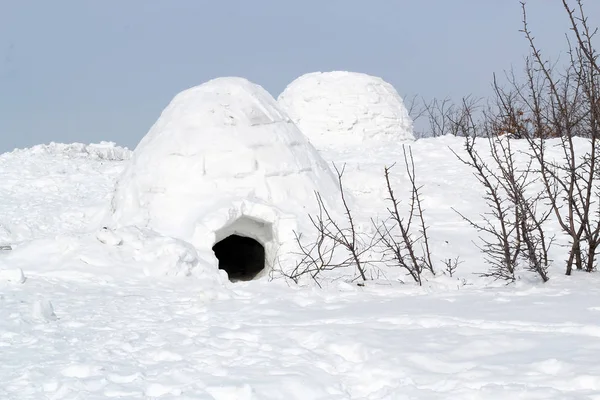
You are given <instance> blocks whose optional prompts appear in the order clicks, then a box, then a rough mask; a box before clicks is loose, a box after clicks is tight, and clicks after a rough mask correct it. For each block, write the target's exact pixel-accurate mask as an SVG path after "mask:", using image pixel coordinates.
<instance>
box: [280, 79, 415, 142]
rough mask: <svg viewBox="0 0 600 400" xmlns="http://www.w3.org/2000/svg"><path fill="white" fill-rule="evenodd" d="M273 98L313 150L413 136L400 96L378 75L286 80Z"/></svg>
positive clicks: (402, 139) (410, 122)
mask: <svg viewBox="0 0 600 400" xmlns="http://www.w3.org/2000/svg"><path fill="white" fill-rule="evenodd" d="M277 101H278V103H279V105H280V107H281V108H282V109H283V110H284V111H285V112H287V114H288V115H289V116H290V117H291V118H292V120H293V121H294V122H295V123H296V125H297V126H298V127H299V128H300V130H301V131H302V132H303V133H304V134H305V135H306V136H307V137H308V138H309V140H310V142H311V143H312V144H313V145H314V146H315V147H316V148H317V149H321V148H331V147H335V148H337V149H344V148H354V149H355V148H357V147H363V148H364V147H365V146H371V145H373V146H378V145H382V144H383V145H385V143H386V142H389V141H394V142H396V143H397V142H402V141H412V140H414V135H413V121H412V119H411V118H410V116H409V115H408V111H407V109H406V107H405V106H404V102H403V100H402V98H401V97H400V95H399V94H398V92H397V91H396V89H394V87H393V86H392V85H391V84H389V83H387V82H385V81H384V80H383V79H381V78H378V77H374V76H370V75H366V74H363V73H356V72H345V71H333V72H313V73H309V74H306V75H302V76H301V77H299V78H297V79H296V80H294V81H293V82H292V83H290V84H289V85H288V86H287V87H286V88H285V90H284V91H283V92H282V93H281V94H280V95H279V97H278V100H277Z"/></svg>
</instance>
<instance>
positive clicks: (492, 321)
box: [0, 137, 600, 400]
mask: <svg viewBox="0 0 600 400" xmlns="http://www.w3.org/2000/svg"><path fill="white" fill-rule="evenodd" d="M461 146H462V141H461V140H460V139H456V138H449V137H445V138H438V139H427V140H419V141H417V142H415V143H414V144H412V145H411V147H412V149H413V154H414V157H415V163H416V167H417V179H418V180H419V181H420V183H421V184H423V185H424V188H423V193H424V198H425V202H426V213H427V217H428V223H429V225H431V231H430V233H431V236H432V247H433V252H434V256H435V258H436V260H439V259H442V258H454V257H456V256H460V257H461V259H462V261H463V264H461V265H460V266H459V270H458V272H457V274H456V276H454V277H452V278H450V277H448V276H444V275H443V274H439V275H440V276H438V277H436V278H433V279H429V280H428V281H427V282H426V283H425V284H424V286H423V287H417V286H415V285H413V284H411V283H410V281H409V280H407V279H406V277H405V276H404V274H403V273H402V271H398V270H396V269H394V268H383V270H382V273H384V274H385V278H387V279H384V278H383V277H382V279H379V280H377V281H374V282H371V283H368V284H367V285H366V286H364V287H359V286H356V285H352V284H349V283H345V282H343V281H341V280H339V281H333V282H330V284H329V285H327V286H326V287H325V288H323V289H319V288H316V287H312V286H310V287H296V286H293V285H290V284H288V283H287V282H284V281H283V280H275V281H269V279H266V278H264V279H261V280H257V281H251V282H244V283H235V284H233V283H230V282H229V281H228V280H227V279H226V278H225V277H224V276H223V275H222V274H221V275H218V274H215V273H214V271H211V272H210V273H207V272H206V271H205V269H206V268H208V267H207V266H206V265H205V264H204V263H203V262H202V255H198V254H195V251H194V249H193V248H190V247H189V246H188V245H187V244H186V243H185V242H181V241H177V240H174V239H173V240H169V239H168V238H164V237H160V236H157V235H155V234H153V233H152V232H149V231H145V230H135V229H132V230H128V231H123V232H120V233H119V235H116V234H114V233H112V232H110V231H106V230H102V229H98V226H97V224H98V222H99V221H100V218H101V214H102V209H103V208H104V207H105V206H106V203H107V202H108V201H109V200H110V197H111V195H112V190H113V186H114V182H115V180H116V178H117V176H118V175H119V173H120V172H121V171H122V170H123V168H124V166H125V162H126V160H127V159H129V158H130V156H131V153H130V152H129V151H128V150H126V149H121V148H118V147H114V146H112V145H110V144H101V145H92V146H83V145H49V146H38V147H35V148H33V149H27V150H18V151H15V152H12V153H7V154H3V155H0V205H1V206H2V207H0V245H2V244H10V245H12V246H13V247H14V250H12V251H0V399H35V400H38V399H106V398H121V399H154V398H160V399H218V400H221V399H302V400H305V399H557V400H558V399H561V400H562V399H600V364H598V359H600V278H599V277H598V276H597V275H596V274H583V273H581V274H575V275H574V276H572V277H565V276H564V275H563V272H564V271H563V270H564V268H563V265H562V264H563V262H562V260H563V258H564V253H562V251H563V250H562V249H560V248H557V249H555V250H554V253H553V257H554V259H555V260H556V261H555V265H554V266H553V267H552V268H551V270H550V281H549V282H548V283H547V284H542V283H540V282H539V280H536V279H534V278H533V277H531V276H528V275H521V278H522V279H520V280H519V281H518V282H517V283H516V284H513V285H509V286H504V285H503V284H499V283H493V282H490V281H488V280H484V279H482V278H479V277H477V275H476V273H477V272H483V271H484V270H485V268H486V266H485V265H484V264H483V262H482V257H481V255H480V254H479V252H478V250H477V248H476V246H475V244H473V241H477V232H474V231H473V230H472V229H471V228H469V227H467V226H466V225H465V223H464V222H462V221H461V219H460V217H458V216H457V215H456V213H455V212H454V211H452V209H451V208H452V207H454V208H456V209H458V210H460V211H461V212H464V213H466V214H468V215H470V216H472V217H476V216H477V215H478V214H479V213H481V212H482V211H483V210H484V202H483V200H482V199H481V198H480V196H479V194H480V192H481V190H480V189H479V188H478V187H477V185H476V183H475V180H474V178H473V177H472V176H471V173H470V171H468V170H467V169H466V167H464V166H463V165H462V164H461V163H460V162H459V161H458V160H457V159H456V158H455V156H454V155H453V154H452V153H451V151H450V150H449V147H452V148H454V149H455V150H457V151H460V148H461ZM401 154H402V148H401V147H400V145H399V146H397V147H393V146H389V145H388V146H385V147H382V148H369V149H358V150H357V151H354V152H352V151H350V150H348V149H346V150H344V151H341V152H337V153H336V152H334V151H328V152H326V153H324V154H323V156H324V158H325V159H326V160H328V161H337V162H339V163H342V162H346V163H347V169H346V175H345V178H346V179H345V182H346V187H347V188H348V190H349V191H350V192H352V193H353V194H354V198H355V200H356V203H355V216H356V218H357V219H358V220H359V221H360V222H361V223H362V224H363V225H364V226H367V225H368V224H369V218H370V217H372V216H373V215H375V214H376V213H378V212H382V211H383V210H384V209H383V207H384V203H383V202H384V199H385V195H384V192H383V191H384V185H383V184H384V182H383V176H382V168H383V166H384V165H390V164H391V163H393V162H398V165H397V166H396V167H395V169H394V171H395V174H394V176H393V183H394V185H395V186H396V187H398V191H399V193H402V190H401V188H405V187H406V182H407V176H406V173H405V172H404V170H403V167H402V158H401V157H402V156H401ZM117 243H118V244H119V246H115V245H116V244H117ZM205 272H206V273H205ZM402 278H404V280H405V281H406V283H405V284H402V283H400V281H399V279H402Z"/></svg>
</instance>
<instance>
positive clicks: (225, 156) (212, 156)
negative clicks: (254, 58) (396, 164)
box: [107, 77, 339, 273]
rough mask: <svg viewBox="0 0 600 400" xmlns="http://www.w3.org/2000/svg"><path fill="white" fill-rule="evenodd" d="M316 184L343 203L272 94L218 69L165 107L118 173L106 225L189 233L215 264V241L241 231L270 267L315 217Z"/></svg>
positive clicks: (329, 176) (326, 168)
mask: <svg viewBox="0 0 600 400" xmlns="http://www.w3.org/2000/svg"><path fill="white" fill-rule="evenodd" d="M315 191H318V192H319V193H320V194H321V195H322V196H323V197H324V198H325V199H326V200H331V204H332V205H335V204H336V202H335V199H337V192H338V191H339V189H338V183H337V182H336V180H335V178H334V176H333V174H332V173H331V171H330V169H329V166H328V165H327V163H326V162H325V161H324V160H323V159H322V158H321V156H320V155H319V154H318V153H317V151H316V150H315V149H314V148H313V147H312V146H311V145H310V143H308V141H307V139H306V137H305V136H304V135H303V134H302V133H301V132H300V131H299V130H298V128H297V127H296V126H295V125H294V124H293V123H292V122H291V121H290V119H289V118H288V117H287V115H286V114H285V113H284V112H282V111H281V110H280V109H279V107H278V106H277V103H276V101H275V99H273V97H272V96H271V95H270V94H268V93H267V92H266V91H265V90H264V89H263V88H262V87H260V86H258V85H256V84H253V83H251V82H249V81H248V80H246V79H243V78H234V77H230V78H217V79H214V80H211V81H209V82H206V83H204V84H202V85H200V86H196V87H193V88H191V89H188V90H185V91H184V92H182V93H180V94H178V95H177V96H176V97H175V98H174V99H173V100H172V102H171V103H170V104H169V105H168V106H167V108H166V109H165V110H164V111H163V113H162V114H161V116H160V118H159V119H158V121H156V123H155V124H154V126H153V127H152V128H151V129H150V131H149V132H148V134H147V135H146V136H145V137H144V138H143V139H142V141H141V142H140V144H139V145H138V146H137V148H136V149H135V151H134V152H133V156H132V160H131V163H130V164H129V165H128V167H127V168H126V169H125V171H124V172H123V175H122V176H121V177H120V178H119V179H118V182H117V188H116V192H115V195H114V197H113V199H112V204H111V213H112V217H113V218H112V220H113V221H114V222H115V223H110V222H108V223H107V224H108V225H110V226H111V227H114V228H122V227H126V226H132V225H134V226H140V227H145V228H150V229H152V230H154V231H156V232H159V233H161V234H164V235H166V236H171V237H176V238H179V239H182V240H185V241H187V242H189V243H191V244H192V245H194V246H195V247H196V248H198V249H199V251H200V252H201V253H205V254H207V263H209V264H212V265H214V266H216V265H217V261H216V259H215V257H214V256H213V255H212V251H211V248H212V246H213V245H214V244H215V243H216V242H218V241H219V240H221V239H224V238H225V237H227V236H229V235H231V234H243V235H244V236H248V237H251V238H253V239H255V240H257V241H259V242H261V244H263V246H264V247H265V251H266V257H267V260H268V261H267V262H268V265H270V266H273V265H275V264H277V263H279V262H280V261H281V260H282V256H279V255H285V254H289V253H290V250H289V246H290V245H292V244H293V239H294V237H293V232H294V230H299V229H302V228H303V226H306V225H307V224H308V218H307V213H309V212H313V211H314V208H315V207H314V204H315V203H314V201H313V200H314V193H315ZM286 245H287V247H286ZM264 273H268V268H267V269H265V271H264Z"/></svg>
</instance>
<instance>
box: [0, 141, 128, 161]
mask: <svg viewBox="0 0 600 400" xmlns="http://www.w3.org/2000/svg"><path fill="white" fill-rule="evenodd" d="M28 154H29V155H53V156H64V158H68V159H75V158H89V159H93V160H110V161H124V160H129V159H130V158H131V154H132V152H131V150H129V149H128V148H126V147H121V146H117V145H116V143H114V142H104V141H103V142H100V143H91V144H83V143H68V144H66V143H55V142H50V143H48V144H40V145H36V146H33V147H30V148H26V149H15V150H13V151H12V152H8V153H4V154H0V157H8V156H10V155H12V156H21V157H22V156H27V155H28Z"/></svg>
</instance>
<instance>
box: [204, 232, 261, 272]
mask: <svg viewBox="0 0 600 400" xmlns="http://www.w3.org/2000/svg"><path fill="white" fill-rule="evenodd" d="M213 251H214V252H215V256H216V257H217V259H218V260H219V269H222V270H225V271H226V272H227V275H229V280H231V281H233V282H235V281H250V280H252V279H254V278H255V277H256V275H258V274H259V273H260V271H262V270H263V269H264V268H265V248H264V247H263V245H262V244H260V243H259V242H257V241H256V240H254V239H252V238H249V237H244V236H239V235H231V236H228V237H226V238H225V239H223V240H221V241H220V242H219V243H217V244H215V245H214V246H213Z"/></svg>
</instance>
